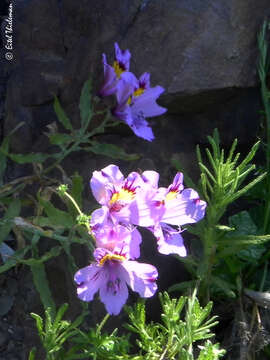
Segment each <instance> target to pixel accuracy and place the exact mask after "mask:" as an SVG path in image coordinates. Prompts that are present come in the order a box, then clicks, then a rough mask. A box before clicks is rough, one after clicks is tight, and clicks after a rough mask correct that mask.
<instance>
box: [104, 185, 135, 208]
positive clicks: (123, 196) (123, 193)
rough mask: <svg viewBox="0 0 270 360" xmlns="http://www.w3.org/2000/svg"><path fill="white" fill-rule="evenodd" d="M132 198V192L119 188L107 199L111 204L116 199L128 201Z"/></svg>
mask: <svg viewBox="0 0 270 360" xmlns="http://www.w3.org/2000/svg"><path fill="white" fill-rule="evenodd" d="M133 198H134V192H133V191H130V190H127V189H121V190H120V191H119V192H117V193H114V194H113V196H112V197H111V200H110V201H109V205H113V204H114V203H116V202H117V201H121V200H122V201H125V202H130V201H131V200H133Z"/></svg>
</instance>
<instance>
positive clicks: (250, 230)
mask: <svg viewBox="0 0 270 360" xmlns="http://www.w3.org/2000/svg"><path fill="white" fill-rule="evenodd" d="M229 225H230V226H231V227H232V228H235V231H234V232H233V235H243V234H246V235H255V234H256V233H257V226H256V225H255V223H254V222H253V220H252V218H251V217H250V215H249V213H248V212H247V211H241V212H239V213H237V214H235V215H233V216H230V217H229Z"/></svg>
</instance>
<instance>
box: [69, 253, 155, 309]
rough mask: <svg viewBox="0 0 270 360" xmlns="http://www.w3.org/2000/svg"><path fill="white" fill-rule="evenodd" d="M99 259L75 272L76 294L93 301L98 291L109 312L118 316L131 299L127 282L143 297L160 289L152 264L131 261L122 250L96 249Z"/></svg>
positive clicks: (96, 256)
mask: <svg viewBox="0 0 270 360" xmlns="http://www.w3.org/2000/svg"><path fill="white" fill-rule="evenodd" d="M94 256H95V259H96V262H95V263H93V264H91V265H89V266H86V267H84V268H82V269H80V270H79V271H77V272H76V274H75V276H74V280H75V282H76V283H77V285H78V288H77V294H78V297H79V298H80V299H81V300H83V301H92V300H93V297H94V295H95V293H97V292H98V291H99V295H100V299H101V301H102V302H103V303H104V305H105V308H106V310H107V312H108V313H109V314H111V315H118V314H119V313H120V311H121V309H122V307H123V305H124V304H125V303H126V301H127V298H128V288H127V285H128V286H129V287H130V288H131V289H132V290H133V291H135V292H137V293H139V295H140V296H141V297H145V298H148V297H151V296H153V295H154V294H155V292H156V290H157V285H156V280H157V277H158V273H157V270H156V268H155V267H154V266H152V265H150V264H142V263H138V262H137V261H130V260H129V259H128V257H127V256H126V255H124V254H122V253H116V252H111V251H109V250H107V249H102V248H97V249H96V250H95V252H94Z"/></svg>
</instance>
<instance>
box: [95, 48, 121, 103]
mask: <svg viewBox="0 0 270 360" xmlns="http://www.w3.org/2000/svg"><path fill="white" fill-rule="evenodd" d="M102 59H103V69H104V81H103V85H102V87H101V89H100V91H99V94H100V95H101V96H109V95H112V94H114V93H116V90H117V76H116V73H115V71H114V68H113V67H112V66H110V65H109V64H107V60H106V55H105V54H103V55H102Z"/></svg>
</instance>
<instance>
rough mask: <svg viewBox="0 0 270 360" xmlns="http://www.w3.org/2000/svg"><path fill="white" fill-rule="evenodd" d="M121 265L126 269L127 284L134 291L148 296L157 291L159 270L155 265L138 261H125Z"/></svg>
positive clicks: (142, 295)
mask: <svg viewBox="0 0 270 360" xmlns="http://www.w3.org/2000/svg"><path fill="white" fill-rule="evenodd" d="M121 266H122V268H123V269H125V270H126V272H125V273H124V272H123V274H124V275H123V276H125V280H126V282H127V284H128V285H129V286H130V287H131V289H132V290H133V291H136V292H137V293H139V295H140V296H141V297H146V298H148V297H151V296H153V295H154V294H155V292H156V291H157V284H156V280H157V277H158V272H157V269H156V268H155V267H154V266H153V265H150V264H143V263H139V262H137V261H124V262H123V263H122V264H121Z"/></svg>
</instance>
